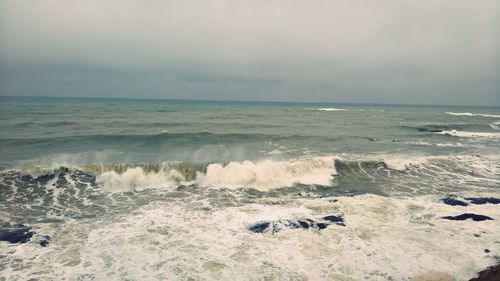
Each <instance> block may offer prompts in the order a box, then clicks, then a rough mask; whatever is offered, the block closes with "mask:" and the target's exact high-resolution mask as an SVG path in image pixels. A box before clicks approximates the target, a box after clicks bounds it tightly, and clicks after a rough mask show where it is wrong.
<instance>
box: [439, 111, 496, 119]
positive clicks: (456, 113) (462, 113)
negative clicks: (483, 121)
mask: <svg viewBox="0 0 500 281" xmlns="http://www.w3.org/2000/svg"><path fill="white" fill-rule="evenodd" d="M446 114H450V115H455V116H481V117H490V118H500V115H495V114H483V113H470V112H446Z"/></svg>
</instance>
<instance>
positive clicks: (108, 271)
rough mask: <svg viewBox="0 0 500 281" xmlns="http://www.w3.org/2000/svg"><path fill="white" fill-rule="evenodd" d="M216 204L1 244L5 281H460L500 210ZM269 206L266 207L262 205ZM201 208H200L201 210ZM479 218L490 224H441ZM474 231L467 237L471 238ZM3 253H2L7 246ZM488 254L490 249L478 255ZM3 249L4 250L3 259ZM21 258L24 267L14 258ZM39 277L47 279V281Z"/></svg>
mask: <svg viewBox="0 0 500 281" xmlns="http://www.w3.org/2000/svg"><path fill="white" fill-rule="evenodd" d="M337 199H338V201H337V202H336V203H332V202H330V201H328V200H325V199H307V198H304V199H299V200H294V201H285V200H283V201H280V200H281V199H279V198H277V199H276V202H275V203H279V205H277V204H274V205H273V204H265V203H254V204H247V205H244V206H238V207H222V208H214V207H211V206H210V205H208V204H206V201H204V200H203V199H200V200H197V199H194V198H193V200H190V201H184V200H173V201H170V202H169V201H162V202H155V203H150V204H148V205H146V206H144V207H141V208H139V209H138V210H136V211H134V212H132V213H129V214H127V215H124V216H121V217H120V218H107V217H103V218H102V220H99V221H97V222H89V221H84V222H81V221H68V222H66V223H65V224H63V225H61V226H60V227H61V230H60V231H58V233H55V235H52V236H53V237H54V240H53V241H52V242H51V245H50V246H49V247H46V248H42V247H40V246H38V245H36V244H31V243H27V244H21V245H15V246H12V247H10V245H8V246H5V245H4V244H0V254H2V255H4V257H5V261H4V260H3V261H4V262H5V263H6V264H7V265H11V264H16V265H22V266H23V267H24V268H23V270H22V271H16V270H15V269H14V267H12V266H6V267H5V269H4V270H3V272H2V274H3V275H4V277H6V278H7V279H8V280H10V279H18V278H19V279H29V278H27V277H38V278H39V279H44V277H47V278H48V279H50V277H53V276H57V277H58V278H60V279H75V277H82V278H85V277H86V278H88V279H96V280H123V279H141V280H156V279H162V280H187V279H193V280H263V279H267V278H274V279H277V280H297V279H298V280H414V277H416V276H422V275H429V272H431V271H432V272H436V271H437V272H440V273H439V274H438V273H434V275H442V276H443V275H448V276H452V277H453V278H454V279H455V280H468V279H470V278H472V277H474V276H475V274H476V273H477V272H478V271H479V270H482V269H484V268H486V267H487V266H488V265H491V264H493V263H494V262H495V260H494V257H495V255H498V250H499V249H498V246H497V245H496V244H495V241H498V240H499V239H500V224H498V223H497V221H498V219H500V209H499V208H497V206H495V205H491V204H487V205H471V206H467V207H455V206H448V205H445V204H443V203H442V202H439V197H432V196H427V197H414V198H408V197H406V198H390V197H382V196H376V195H361V196H354V197H339V198H337ZM269 203H272V202H269ZM201 207H205V208H201ZM465 212H470V213H478V214H482V215H487V216H490V217H492V218H494V219H495V220H494V221H483V222H473V221H471V220H467V221H447V220H443V219H441V217H442V216H448V215H456V214H459V213H465ZM338 213H342V214H343V215H344V218H345V224H346V226H345V227H341V226H335V225H332V226H329V227H328V228H327V229H324V230H322V231H318V230H311V229H309V230H303V229H284V230H282V231H280V232H278V233H277V234H275V235H271V234H269V233H267V234H259V233H252V232H250V231H248V227H249V226H250V225H252V224H254V223H257V222H261V221H274V220H279V219H304V218H312V219H314V218H318V217H321V216H324V215H327V214H338ZM475 234H476V235H480V237H475V236H474V235H475ZM8 247H10V248H8ZM484 249H490V250H491V253H490V254H488V253H484V251H483V250H484ZM7 253H8V254H7ZM20 261H22V262H20ZM47 278H45V279H47Z"/></svg>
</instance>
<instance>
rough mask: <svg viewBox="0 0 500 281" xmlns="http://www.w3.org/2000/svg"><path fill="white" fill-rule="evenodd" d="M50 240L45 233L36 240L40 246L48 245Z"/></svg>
mask: <svg viewBox="0 0 500 281" xmlns="http://www.w3.org/2000/svg"><path fill="white" fill-rule="evenodd" d="M50 240H52V238H51V237H50V236H47V235H46V236H43V237H42V239H40V240H39V241H38V244H40V246H42V247H47V246H48V245H49V242H50Z"/></svg>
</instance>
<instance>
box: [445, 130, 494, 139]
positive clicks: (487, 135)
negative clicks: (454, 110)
mask: <svg viewBox="0 0 500 281" xmlns="http://www.w3.org/2000/svg"><path fill="white" fill-rule="evenodd" d="M436 134H440V135H450V136H455V137H460V138H474V137H480V138H500V133H499V132H468V131H457V130H451V131H442V132H438V133H436Z"/></svg>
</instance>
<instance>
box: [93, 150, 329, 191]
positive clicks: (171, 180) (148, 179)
mask: <svg viewBox="0 0 500 281" xmlns="http://www.w3.org/2000/svg"><path fill="white" fill-rule="evenodd" d="M334 159H335V158H334V157H314V158H305V159H298V160H289V161H274V160H263V161H258V162H252V161H243V162H230V163H228V164H220V163H214V164H210V165H208V166H207V169H206V173H203V172H197V173H196V178H195V179H194V180H192V181H189V182H186V179H185V178H184V177H183V176H182V173H180V172H178V171H177V170H175V169H173V168H172V169H168V170H160V171H151V172H147V171H144V170H143V169H142V168H141V167H131V168H128V169H126V171H125V172H124V173H117V172H115V171H109V172H104V173H102V174H100V175H98V176H97V178H96V179H97V181H98V182H100V183H102V184H103V186H104V187H105V189H107V190H108V191H112V192H123V191H141V190H144V189H146V188H173V187H176V186H178V185H191V184H196V185H198V186H201V187H211V188H212V187H214V188H230V189H237V188H254V189H257V190H261V191H268V190H271V189H275V188H282V187H291V186H294V185H297V184H308V185H330V184H331V181H332V179H333V176H334V175H335V174H336V171H335V166H334Z"/></svg>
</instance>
